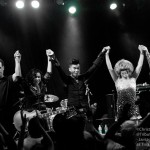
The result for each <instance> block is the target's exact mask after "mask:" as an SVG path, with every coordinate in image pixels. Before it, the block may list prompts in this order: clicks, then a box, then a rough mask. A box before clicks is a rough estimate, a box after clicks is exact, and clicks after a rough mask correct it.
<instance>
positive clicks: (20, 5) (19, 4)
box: [16, 0, 24, 9]
mask: <svg viewBox="0 0 150 150" xmlns="http://www.w3.org/2000/svg"><path fill="white" fill-rule="evenodd" d="M16 7H17V8H19V9H22V8H24V1H23V0H17V1H16Z"/></svg>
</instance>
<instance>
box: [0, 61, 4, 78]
mask: <svg viewBox="0 0 150 150" xmlns="http://www.w3.org/2000/svg"><path fill="white" fill-rule="evenodd" d="M3 76H4V66H3V65H2V63H1V62H0V78H2V77H3Z"/></svg>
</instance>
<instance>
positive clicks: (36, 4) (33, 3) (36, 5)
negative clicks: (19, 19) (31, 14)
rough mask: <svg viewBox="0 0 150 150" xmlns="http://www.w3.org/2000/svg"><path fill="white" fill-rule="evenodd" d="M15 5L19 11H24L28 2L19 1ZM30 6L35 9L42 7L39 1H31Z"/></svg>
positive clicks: (24, 0)
mask: <svg viewBox="0 0 150 150" xmlns="http://www.w3.org/2000/svg"><path fill="white" fill-rule="evenodd" d="M15 5H16V7H17V8H18V9H22V8H24V7H25V5H26V0H17V1H16V2H15ZM30 5H31V6H32V7H33V8H39V7H40V2H39V0H31V1H30Z"/></svg>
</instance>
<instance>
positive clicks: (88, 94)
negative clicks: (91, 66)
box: [85, 83, 93, 108]
mask: <svg viewBox="0 0 150 150" xmlns="http://www.w3.org/2000/svg"><path fill="white" fill-rule="evenodd" d="M85 86H86V92H85V95H87V98H88V105H89V108H90V101H91V100H90V95H93V94H92V93H91V91H90V89H89V85H88V84H87V83H85Z"/></svg>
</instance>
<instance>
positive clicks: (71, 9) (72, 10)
mask: <svg viewBox="0 0 150 150" xmlns="http://www.w3.org/2000/svg"><path fill="white" fill-rule="evenodd" d="M68 10H69V12H70V13H71V14H74V13H75V12H76V7H75V6H70V7H69V9H68Z"/></svg>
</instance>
